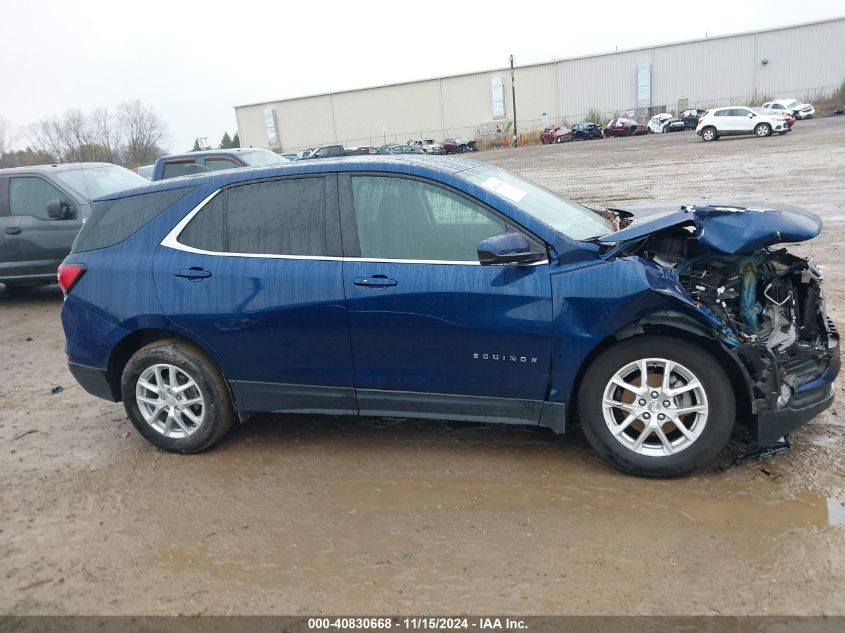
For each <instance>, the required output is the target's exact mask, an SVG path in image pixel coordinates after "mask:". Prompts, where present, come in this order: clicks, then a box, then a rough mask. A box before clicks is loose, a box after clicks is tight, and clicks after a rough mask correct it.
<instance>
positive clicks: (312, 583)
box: [0, 117, 845, 614]
mask: <svg viewBox="0 0 845 633" xmlns="http://www.w3.org/2000/svg"><path fill="white" fill-rule="evenodd" d="M476 156H477V157H478V158H479V159H482V160H487V161H491V162H495V163H497V164H500V165H502V166H504V167H507V168H508V169H511V170H514V171H516V172H519V173H522V174H524V175H526V176H528V177H530V178H532V179H535V180H537V181H539V182H541V183H542V184H544V185H546V186H547V187H549V188H551V189H553V190H555V191H558V192H561V193H563V194H564V195H567V196H569V197H571V198H574V199H576V200H578V201H581V202H583V203H587V204H590V205H594V206H604V205H612V206H613V205H615V206H627V207H629V208H634V209H641V210H644V211H646V212H649V211H653V210H654V209H655V208H656V206H653V205H651V203H654V202H656V201H670V202H672V203H673V204H677V203H679V202H690V201H695V200H704V199H706V200H711V201H712V200H718V201H728V200H732V201H735V202H752V201H761V200H767V201H783V202H787V203H792V204H798V205H801V206H804V207H806V208H809V209H811V210H813V211H815V212H817V213H819V214H820V215H821V216H822V217H823V218H824V221H825V225H826V227H825V232H824V233H823V235H822V236H821V237H820V238H819V239H817V240H815V241H814V242H813V243H811V244H809V245H804V246H801V247H800V248H798V249H796V250H799V251H800V252H802V253H807V252H812V253H813V254H814V255H815V256H816V258H817V260H819V262H820V263H821V264H822V265H823V269H824V272H825V275H826V289H827V294H828V302H829V311H830V313H831V314H832V316H833V317H834V319H835V320H837V321H838V323H839V324H840V326H842V325H843V324H845V290H843V289H845V261H844V260H843V257H842V254H841V253H842V250H841V245H840V242H841V241H842V240H843V237H845V235H843V224H845V186H843V182H845V181H843V176H845V117H841V118H840V119H826V120H818V121H806V122H798V123H796V126H795V129H794V131H793V132H792V133H791V134H789V135H787V136H784V137H776V138H767V139H757V138H750V137H749V138H735V139H724V140H721V141H719V142H717V143H709V144H705V143H702V142H700V141H699V140H698V137H696V136H695V135H694V134H692V133H691V132H687V133H678V134H671V135H659V136H649V137H639V138H630V139H608V140H602V141H590V142H578V143H569V144H564V145H557V146H542V147H540V146H538V147H533V148H525V149H519V150H499V151H490V152H486V153H481V154H478V155H476ZM61 305H62V301H61V294H60V292H59V290H58V288H57V287H55V286H52V287H48V288H42V289H37V290H33V291H30V292H26V293H12V292H10V291H9V290H7V289H5V288H2V287H0V350H2V352H3V358H4V359H5V360H6V362H5V363H4V364H3V365H2V367H0V385H2V387H1V388H0V398H2V409H0V451H2V458H1V459H0V481H2V487H0V509H2V514H0V613H5V614H9V613H12V614H28V613H50V614H65V613H74V614H230V613H248V614H271V613H278V614H304V613H348V614H355V613H384V614H389V613H397V612H398V613H414V614H420V613H431V612H434V613H452V614H457V613H471V614H481V613H498V614H501V613H514V614H591V613H604V614H845V526H843V525H842V524H841V523H842V520H843V519H842V514H843V510H845V508H843V507H842V504H841V501H843V500H845V459H843V457H845V441H844V440H845V420H843V414H842V412H843V411H845V408H843V401H842V400H841V399H840V401H839V402H838V403H837V404H835V405H834V407H833V408H832V409H829V410H828V411H827V412H826V413H825V414H824V415H822V416H821V417H820V418H819V419H817V420H815V421H814V422H813V423H811V424H810V425H808V426H806V427H804V428H803V429H802V430H801V431H799V432H797V433H795V434H794V436H793V440H794V447H793V448H792V450H791V451H789V452H788V453H786V454H784V455H782V456H779V457H777V458H775V459H773V460H770V461H767V462H762V463H758V462H753V463H748V464H746V465H743V466H741V467H737V468H732V469H729V470H727V471H724V472H720V471H719V470H718V469H717V468H713V469H712V470H710V471H708V472H702V473H699V474H697V475H695V476H692V477H688V478H686V479H682V480H678V481H646V480H641V479H635V478H632V477H627V476H624V475H621V474H619V473H617V472H615V471H613V470H611V469H609V468H608V467H606V466H604V465H603V464H602V463H601V462H600V461H599V460H598V459H597V458H596V457H595V456H594V455H593V454H592V452H591V451H590V450H589V448H588V447H587V445H586V443H585V441H584V440H583V438H581V437H580V436H579V435H577V434H573V435H568V436H564V437H560V438H559V437H555V436H554V435H552V434H551V433H550V432H547V431H545V430H534V429H519V428H496V427H488V426H481V425H469V424H455V423H448V422H442V423H432V422H416V421H407V420H380V419H353V418H317V417H310V416H262V417H259V418H255V419H253V420H252V421H250V422H249V423H248V424H246V425H244V426H242V427H241V428H239V429H237V430H236V431H235V432H234V433H232V434H231V435H230V436H229V437H228V438H227V439H226V440H225V441H224V442H222V444H221V445H219V446H218V447H217V448H215V449H214V450H211V451H209V452H207V453H204V454H201V455H195V456H185V457H180V456H174V455H169V454H166V453H162V452H159V451H157V450H155V449H154V448H152V447H151V446H150V445H148V444H147V443H146V442H144V441H143V440H142V439H141V438H140V437H139V436H138V435H137V434H136V433H135V432H134V430H133V429H132V427H131V425H130V424H129V422H128V421H127V420H126V418H125V415H124V412H123V408H122V405H120V404H111V403H107V402H104V401H101V400H98V399H95V398H93V397H90V396H88V395H87V394H86V393H84V392H83V390H82V389H81V388H80V387H79V386H77V385H76V383H75V382H74V381H73V379H72V378H71V376H70V374H69V372H68V370H67V368H66V365H65V356H64V352H63V347H64V338H63V335H62V332H61V327H60V324H59V311H60V309H61ZM57 385H61V386H63V387H64V390H63V391H62V392H60V393H56V394H52V393H51V388H53V387H54V386H57ZM843 386H845V383H843V380H842V379H841V378H840V380H839V383H838V387H839V389H840V390H841V389H842V387H843ZM740 447H741V445H740V444H739V442H735V443H734V444H733V445H732V446H731V447H730V448H729V450H728V451H726V453H725V455H724V457H723V460H722V461H723V462H725V463H726V462H728V461H729V459H730V457H731V455H732V454H733V453H735V452H736V451H737V450H739V448H740ZM837 517H838V518H837ZM837 522H839V523H840V524H839V525H835V523H837Z"/></svg>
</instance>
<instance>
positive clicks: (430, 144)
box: [408, 138, 446, 154]
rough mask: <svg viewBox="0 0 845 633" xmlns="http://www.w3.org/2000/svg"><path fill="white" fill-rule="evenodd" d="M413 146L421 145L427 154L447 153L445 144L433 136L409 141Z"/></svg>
mask: <svg viewBox="0 0 845 633" xmlns="http://www.w3.org/2000/svg"><path fill="white" fill-rule="evenodd" d="M408 145H410V146H411V147H419V148H420V149H421V150H422V151H424V152H425V153H426V154H445V153H446V150H445V149H444V148H443V146H442V145H441V144H440V143H438V142H437V141H435V140H434V139H433V138H418V139H417V140H415V141H411V140H409V141H408Z"/></svg>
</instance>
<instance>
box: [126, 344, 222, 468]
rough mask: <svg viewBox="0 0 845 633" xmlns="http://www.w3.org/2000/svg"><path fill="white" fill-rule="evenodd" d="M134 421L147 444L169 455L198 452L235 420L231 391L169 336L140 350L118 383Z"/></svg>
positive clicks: (195, 353) (198, 355) (198, 356)
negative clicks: (171, 453) (230, 396)
mask: <svg viewBox="0 0 845 633" xmlns="http://www.w3.org/2000/svg"><path fill="white" fill-rule="evenodd" d="M120 387H121V395H122V397H123V406H124V408H125V409H126V413H127V415H128V416H129V419H130V420H131V421H132V424H133V425H134V426H135V428H136V429H137V430H138V432H139V433H140V434H141V435H142V436H143V437H144V438H145V439H146V440H147V441H149V442H150V443H151V444H154V445H155V446H157V447H158V448H161V449H163V450H165V451H170V452H173V453H198V452H200V451H203V450H205V449H207V448H208V447H210V446H211V445H212V444H214V443H215V442H217V441H218V440H220V439H221V438H222V437H223V436H224V435H226V433H227V432H228V431H229V429H231V428H232V424H233V423H234V412H233V410H232V405H231V401H230V398H229V390H228V389H227V388H226V384H225V382H224V381H223V377H222V376H221V375H220V372H219V371H217V368H216V367H215V366H214V364H213V363H212V362H211V361H210V360H209V359H208V358H207V357H206V356H205V355H204V354H203V353H202V352H201V351H200V350H199V349H197V348H196V347H194V346H193V345H190V344H188V343H184V342H182V341H178V340H174V339H169V340H164V341H156V342H155V343H151V344H150V345H147V346H146V347H142V348H141V349H139V350H138V351H137V352H135V354H133V355H132V357H131V358H130V359H129V362H128V363H127V364H126V367H125V368H124V370H123V375H122V377H121V382H120Z"/></svg>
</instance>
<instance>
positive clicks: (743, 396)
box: [567, 324, 751, 423]
mask: <svg viewBox="0 0 845 633" xmlns="http://www.w3.org/2000/svg"><path fill="white" fill-rule="evenodd" d="M646 335H659V336H665V337H668V338H675V339H678V340H681V341H684V342H685V343H692V344H693V345H697V346H698V347H700V348H702V349H703V350H704V351H705V352H707V353H709V354H710V355H711V356H712V357H713V358H714V359H715V360H716V362H718V363H719V365H721V366H722V368H723V369H724V370H725V373H726V374H727V376H728V380H729V381H730V383H731V387H732V388H733V392H734V400H735V401H736V419H737V421H739V422H743V423H744V421H745V420H750V416H751V397H750V394H749V391H748V386H747V378H746V376H745V375H744V374H743V372H742V370H740V368H739V366H738V365H737V363H736V362H735V361H734V360H733V359H732V358H731V356H730V354H728V352H726V351H725V349H724V348H723V347H722V346H721V345H719V343H718V342H717V341H716V340H715V339H713V338H711V337H709V336H707V335H706V334H705V333H704V332H702V331H700V330H698V329H697V328H685V327H683V328H681V327H672V326H667V325H662V324H656V325H655V324H632V325H629V326H626V327H624V328H621V329H620V330H617V331H616V332H614V333H613V334H611V335H610V336H608V337H606V338H605V339H603V340H602V341H601V342H600V343H599V344H598V345H596V347H594V348H593V350H592V351H591V352H590V353H589V354H588V355H587V358H586V359H584V362H583V363H581V367H580V368H579V369H578V373H577V374H576V375H575V382H574V383H573V386H572V395H571V399H570V402H571V406H567V411H568V412H569V415H570V416H572V418H571V419H572V420H575V419H577V412H578V392H579V390H580V389H581V382H582V381H583V380H584V379H585V378H586V376H587V374H588V372H589V369H590V365H592V363H593V361H595V359H596V357H598V355H599V354H601V353H602V352H604V351H605V350H606V349H608V348H610V347H613V346H614V345H616V344H617V343H620V342H622V341H626V340H629V339H631V338H635V337H637V336H646Z"/></svg>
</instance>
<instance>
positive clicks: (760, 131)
mask: <svg viewBox="0 0 845 633" xmlns="http://www.w3.org/2000/svg"><path fill="white" fill-rule="evenodd" d="M754 134H755V135H757V136H758V137H760V138H766V137H767V136H771V135H772V126H771V125H769V124H768V123H758V124H757V126H756V127H755V128H754Z"/></svg>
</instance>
